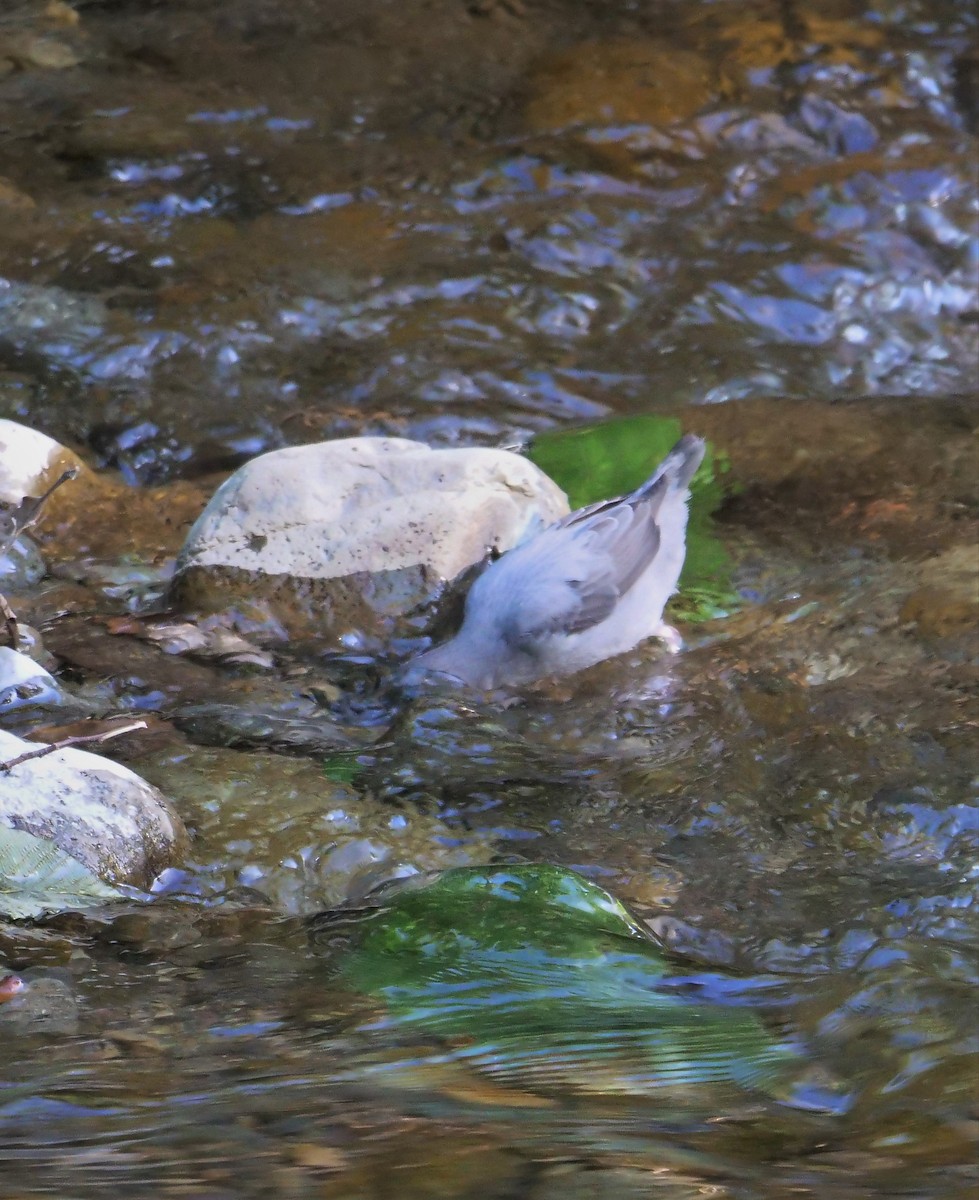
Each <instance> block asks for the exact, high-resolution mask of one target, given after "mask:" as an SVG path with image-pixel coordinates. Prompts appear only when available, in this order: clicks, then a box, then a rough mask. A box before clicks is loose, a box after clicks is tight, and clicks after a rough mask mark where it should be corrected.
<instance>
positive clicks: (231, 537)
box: [172, 438, 568, 638]
mask: <svg viewBox="0 0 979 1200" xmlns="http://www.w3.org/2000/svg"><path fill="white" fill-rule="evenodd" d="M567 511H568V505H567V501H566V499H565V497H564V494H563V493H562V492H561V491H560V489H559V488H558V487H557V485H556V484H554V483H553V482H552V481H551V480H550V479H548V478H547V476H546V475H544V473H543V472H542V471H540V470H539V469H538V468H537V467H535V466H533V464H531V463H529V462H527V461H526V460H525V459H523V458H521V457H519V456H518V455H516V454H511V453H509V452H507V451H504V450H488V449H468V450H433V449H431V448H430V447H429V446H426V445H424V444H423V443H421V442H413V441H409V440H407V439H403V438H349V439H342V440H339V441H335V442H321V443H317V444H314V445H308V446H294V447H291V448H289V449H286V450H276V451H273V452H272V453H270V454H264V455H262V456H260V457H259V458H256V459H254V460H253V461H252V462H250V463H248V464H247V465H246V466H244V467H242V468H241V470H239V471H237V472H236V473H235V474H234V475H232V476H231V478H230V479H228V480H227V481H226V482H225V483H224V484H223V485H222V486H221V487H220V488H219V489H218V491H217V492H216V493H215V495H214V497H213V498H212V500H211V502H210V504H208V506H207V508H206V509H205V510H204V513H203V514H202V515H201V517H200V518H199V520H198V521H197V523H196V524H195V525H194V527H193V528H192V529H191V531H190V534H189V536H188V538H187V541H186V543H185V545H184V548H183V550H182V552H181V554H180V557H179V559H178V562H177V572H176V577H175V580H174V585H173V591H172V597H173V599H174V600H175V601H176V602H177V603H179V604H181V605H183V606H184V607H189V608H194V609H202V610H204V611H209V612H216V611H220V610H223V609H229V608H236V609H238V611H244V612H245V613H246V614H247V615H248V616H249V617H250V619H252V620H254V621H257V622H259V623H266V624H271V625H273V626H278V627H281V628H282V629H283V630H285V631H286V632H288V633H289V634H292V635H300V636H302V635H312V634H318V635H326V636H332V637H336V638H342V637H343V636H344V635H345V634H356V633H361V632H363V633H367V634H368V635H373V634H378V635H384V636H390V634H391V632H393V630H394V629H396V628H397V622H398V620H399V619H400V618H404V617H406V616H408V615H409V614H411V613H412V612H413V611H415V610H417V609H419V608H420V607H421V606H423V605H424V604H426V603H429V602H430V601H432V600H433V599H435V598H436V596H437V595H438V594H439V592H440V591H441V589H442V586H443V584H444V583H445V582H446V581H447V580H450V579H452V578H454V577H455V576H457V575H458V574H459V573H460V572H461V571H463V570H465V568H466V567H469V566H471V565H472V564H473V563H475V562H478V561H479V559H481V558H482V557H483V556H484V555H485V554H486V553H488V552H490V551H504V550H507V549H509V548H510V547H511V546H514V545H516V544H517V543H518V542H519V541H522V540H523V539H524V538H525V537H527V536H528V535H530V534H531V533H533V532H535V531H536V529H538V528H541V527H543V526H544V525H547V524H549V523H550V522H552V521H554V520H556V519H557V518H559V517H561V516H563V515H564V514H565V513H566V512H567Z"/></svg>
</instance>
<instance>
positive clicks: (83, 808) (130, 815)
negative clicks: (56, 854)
mask: <svg viewBox="0 0 979 1200" xmlns="http://www.w3.org/2000/svg"><path fill="white" fill-rule="evenodd" d="M41 745H42V744H41V743H39V742H27V741H24V740H23V739H22V738H19V737H16V736H15V735H14V734H12V733H7V732H5V731H2V730H0V762H9V761H10V760H12V759H14V758H18V757H19V756H20V755H22V754H28V753H30V752H32V751H36V750H38V749H40V748H41ZM0 824H4V825H8V826H11V827H12V828H14V829H20V830H22V831H23V832H25V833H30V834H32V835H33V836H34V837H37V838H41V839H43V840H45V841H50V842H53V843H54V844H55V845H56V846H58V848H59V849H61V850H63V851H64V852H65V853H66V854H68V855H70V856H71V857H72V858H74V859H77V860H78V862H80V863H81V864H82V865H83V866H84V867H86V868H87V869H88V870H89V871H91V873H92V874H93V875H96V876H98V878H99V879H101V880H103V881H104V882H106V883H109V884H128V885H130V886H132V887H138V888H146V887H148V886H149V884H150V883H151V882H152V880H153V879H154V878H155V876H156V875H158V874H159V872H160V871H161V870H163V868H164V867H166V866H168V865H170V864H171V863H172V862H173V861H174V860H175V859H179V858H180V857H181V856H182V855H183V853H184V851H185V850H186V847H187V831H186V830H185V828H184V825H183V822H182V821H181V820H180V817H179V816H177V814H176V812H175V811H174V810H173V808H172V807H171V805H170V803H169V801H168V800H167V799H166V798H165V797H164V795H163V794H162V793H161V792H159V791H157V789H156V788H155V787H152V786H151V785H150V784H148V783H147V782H146V781H145V780H144V779H141V778H140V777H139V776H138V775H137V774H135V772H133V771H130V770H129V768H128V767H124V766H121V765H120V764H119V763H115V762H112V760H111V759H108V758H103V757H101V756H100V755H98V754H91V753H89V752H88V751H86V750H78V749H76V748H74V747H69V748H67V749H64V750H55V751H53V752H52V753H51V754H47V755H44V756H43V757H40V758H33V759H30V760H29V761H27V762H23V763H19V764H18V765H17V766H14V767H12V768H10V770H9V771H0Z"/></svg>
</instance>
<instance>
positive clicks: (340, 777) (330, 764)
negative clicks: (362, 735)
mask: <svg viewBox="0 0 979 1200" xmlns="http://www.w3.org/2000/svg"><path fill="white" fill-rule="evenodd" d="M359 753H360V752H359V751H357V752H350V753H346V754H345V753H343V751H338V752H337V753H336V754H331V755H330V757H329V758H325V759H324V760H323V763H322V767H323V774H324V775H325V776H326V778H327V779H329V780H330V781H331V782H332V783H353V782H354V780H355V779H356V778H357V776H358V775H359V774H360V772H361V770H362V769H363V768H362V766H361V764H360V762H358V757H359Z"/></svg>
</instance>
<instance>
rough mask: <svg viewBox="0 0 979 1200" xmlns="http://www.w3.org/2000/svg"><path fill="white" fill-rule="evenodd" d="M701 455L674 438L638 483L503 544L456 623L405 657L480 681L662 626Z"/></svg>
mask: <svg viewBox="0 0 979 1200" xmlns="http://www.w3.org/2000/svg"><path fill="white" fill-rule="evenodd" d="M703 457H704V443H703V440H702V439H701V438H698V437H694V436H692V435H690V434H688V435H687V436H686V437H682V438H681V439H680V440H679V441H678V442H677V444H676V445H675V446H674V447H673V449H672V450H671V451H670V452H669V454H668V455H667V456H666V458H665V459H664V460H663V461H662V463H660V465H659V467H658V468H657V470H656V471H655V473H654V474H653V475H652V476H651V477H650V478H649V479H648V480H647V481H646V482H645V483H644V484H643V485H642V487H640V488H637V490H636V491H634V492H632V493H630V494H629V495H628V496H622V497H619V498H618V499H616V500H604V501H602V502H600V503H598V504H590V505H588V507H587V508H580V509H578V510H577V512H573V513H570V514H569V515H568V516H566V517H563V518H562V519H561V520H560V521H556V522H555V523H554V524H553V525H549V526H548V527H547V528H546V529H544V530H542V531H541V532H540V533H539V534H537V535H536V536H535V537H532V538H530V539H529V541H526V542H523V543H522V544H521V545H519V546H515V547H514V548H513V549H512V550H508V551H507V552H506V553H505V554H503V555H502V556H501V557H500V558H498V559H497V560H496V562H494V563H491V564H490V565H489V566H488V567H487V568H486V570H485V571H484V572H483V573H482V574H481V575H480V576H479V578H478V579H477V580H476V582H475V583H474V584H473V586H472V588H471V589H470V592H469V595H468V596H467V597H466V608H465V616H464V619H463V622H462V628H461V629H460V630H459V632H458V633H457V634H456V635H455V637H453V638H452V639H451V640H450V641H448V642H446V643H444V645H441V646H436V647H435V648H434V649H432V650H427V651H425V653H423V654H420V655H419V656H418V657H417V658H416V659H414V661H413V662H412V663H411V664H410V674H411V677H413V678H416V677H417V676H418V674H420V673H421V671H439V672H442V673H443V674H446V675H453V676H455V677H456V678H457V679H460V680H462V681H463V682H464V683H467V684H469V685H470V686H472V687H477V688H483V689H486V690H487V691H488V690H491V689H494V688H500V687H512V686H519V685H521V684H525V683H531V682H533V681H534V680H537V679H542V678H545V677H547V676H552V675H570V674H573V673H574V672H575V671H581V670H582V669H583V668H585V667H589V666H591V665H592V664H593V663H597V662H601V660H602V659H605V658H612V657H613V656H614V655H616V654H622V653H624V652H625V651H626V650H631V649H632V647H633V646H636V645H638V644H639V642H641V641H644V640H645V639H646V638H649V637H662V638H665V639H666V640H667V641H668V642H669V643H670V644H671V646H672V647H673V648H674V649H676V648H678V646H679V635H678V634H677V632H676V630H675V629H671V628H670V626H668V625H665V624H664V623H663V619H662V618H663V608H664V606H665V604H666V602H667V600H668V599H669V598H670V596H671V595H672V594H673V592H674V591H675V590H676V585H677V580H678V579H679V577H680V569H681V568H682V566H683V559H684V555H685V554H686V530H687V501H688V499H689V496H690V492H689V485H690V480H691V479H692V478H693V476H694V473H695V472H696V470H697V468H698V467H699V466H700V462H701V459H702V458H703Z"/></svg>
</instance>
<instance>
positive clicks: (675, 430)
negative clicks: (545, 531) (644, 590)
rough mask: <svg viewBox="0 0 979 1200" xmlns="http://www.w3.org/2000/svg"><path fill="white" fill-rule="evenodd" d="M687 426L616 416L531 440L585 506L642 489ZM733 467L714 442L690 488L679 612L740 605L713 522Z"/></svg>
mask: <svg viewBox="0 0 979 1200" xmlns="http://www.w3.org/2000/svg"><path fill="white" fill-rule="evenodd" d="M681 433H682V430H681V427H680V422H679V421H678V420H677V419H676V418H675V417H661V416H656V415H653V414H643V415H640V416H634V417H617V418H615V419H613V420H611V421H603V422H602V423H601V424H598V425H588V426H585V427H583V428H579V429H570V430H562V431H560V432H557V433H545V434H541V435H540V436H539V437H537V438H535V439H534V441H533V443H532V444H531V446H530V449H529V450H528V457H529V458H530V460H531V461H532V462H533V463H535V464H536V465H537V466H538V467H540V469H541V470H542V471H544V472H546V474H548V475H550V477H551V478H552V479H553V480H554V481H555V483H557V484H558V485H559V486H560V487H562V488H563V489H564V490H565V491H566V492H567V494H568V500H569V502H570V504H571V507H572V508H581V507H582V506H583V505H585V504H593V503H594V502H595V501H597V500H607V499H609V498H610V497H612V496H621V495H624V494H625V493H626V492H631V491H632V490H633V489H634V488H637V487H638V486H639V485H640V484H641V483H643V482H644V481H645V480H646V479H648V478H649V476H650V475H651V474H652V473H653V470H654V469H655V468H656V466H657V465H658V464H659V463H660V462H661V461H662V460H663V459H664V458H665V457H666V455H667V453H668V452H669V451H670V450H671V449H672V447H673V446H674V445H675V443H676V442H677V441H678V439H679V438H680V435H681ZM729 469H730V464H729V462H728V460H727V459H726V457H724V456H723V455H718V454H717V453H716V451H714V449H713V447H711V446H710V445H709V444H708V447H707V453H706V455H705V456H704V461H703V462H702V463H701V465H700V468H699V470H698V471H697V474H696V475H695V476H694V479H693V483H692V484H691V488H690V492H691V499H690V523H689V525H688V530H687V557H686V562H685V563H684V567H683V574H682V575H681V577H680V593H679V595H678V596H677V597H675V598H674V599H673V601H672V602H671V609H672V611H673V613H674V615H675V616H677V617H678V618H680V619H683V620H687V621H705V620H709V619H710V618H711V617H717V616H724V615H726V614H727V613H729V612H730V611H731V610H732V609H733V608H737V607H738V605H739V600H738V597H737V594H736V593H735V592H734V590H733V588H732V587H731V565H730V561H729V559H728V555H727V552H726V550H725V549H724V547H723V545H722V544H721V542H720V540H719V539H718V538H717V536H716V535H715V534H714V532H713V528H712V522H711V513H712V512H713V511H714V510H715V509H716V508H717V507H718V506H719V505H720V503H721V501H722V500H723V498H724V494H725V489H724V486H723V484H722V483H721V478H720V477H721V476H722V475H723V474H725V473H726V472H727V471H728V470H729Z"/></svg>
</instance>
